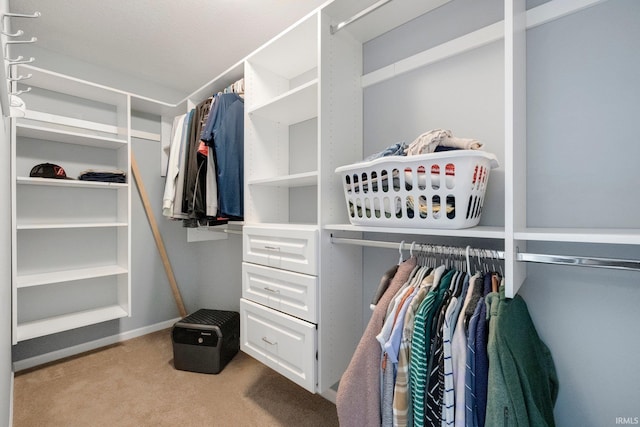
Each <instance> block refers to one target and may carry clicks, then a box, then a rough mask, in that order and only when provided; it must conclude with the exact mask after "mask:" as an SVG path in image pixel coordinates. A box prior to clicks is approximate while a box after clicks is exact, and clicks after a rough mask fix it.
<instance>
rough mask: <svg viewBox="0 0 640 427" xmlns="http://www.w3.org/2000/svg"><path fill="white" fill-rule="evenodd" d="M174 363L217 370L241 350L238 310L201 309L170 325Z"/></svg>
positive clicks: (206, 371)
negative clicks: (171, 326) (171, 327)
mask: <svg viewBox="0 0 640 427" xmlns="http://www.w3.org/2000/svg"><path fill="white" fill-rule="evenodd" d="M171 337H172V341H173V366H174V367H175V368H176V369H179V370H181V371H191V372H201V373H204V374H217V373H219V372H220V371H222V369H223V368H224V367H225V366H226V365H227V363H229V361H230V360H231V359H233V356H235V355H236V353H237V352H238V350H240V314H238V312H235V311H223V310H208V309H201V310H198V311H196V312H195V313H193V314H190V315H189V316H187V317H185V318H184V319H182V320H180V321H178V322H176V323H175V325H173V329H172V330H171Z"/></svg>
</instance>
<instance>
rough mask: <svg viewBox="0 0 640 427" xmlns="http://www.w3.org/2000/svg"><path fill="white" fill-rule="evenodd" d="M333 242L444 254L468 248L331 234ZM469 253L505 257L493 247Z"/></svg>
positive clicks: (484, 256) (476, 255) (462, 252)
mask: <svg viewBox="0 0 640 427" xmlns="http://www.w3.org/2000/svg"><path fill="white" fill-rule="evenodd" d="M331 243H338V244H341V245H354V246H366V247H370V248H387V249H400V250H403V249H406V250H416V251H421V250H423V251H425V250H426V251H433V250H436V251H442V252H438V253H442V254H443V255H446V254H447V252H446V251H447V250H449V249H453V250H455V251H456V254H465V251H466V250H467V248H466V247H464V248H463V247H458V246H445V245H430V244H428V243H415V242H409V243H407V242H405V241H404V240H403V241H402V242H400V243H395V242H384V241H379V240H365V239H351V238H348V237H334V236H333V235H331ZM468 250H469V255H470V256H474V257H482V258H493V259H504V251H496V250H493V249H479V248H472V247H469V248H468Z"/></svg>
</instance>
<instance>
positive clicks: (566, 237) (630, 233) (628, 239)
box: [514, 228, 640, 245]
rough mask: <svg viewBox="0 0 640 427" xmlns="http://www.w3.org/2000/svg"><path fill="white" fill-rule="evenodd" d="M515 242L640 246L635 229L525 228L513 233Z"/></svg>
mask: <svg viewBox="0 0 640 427" xmlns="http://www.w3.org/2000/svg"><path fill="white" fill-rule="evenodd" d="M514 238H515V239H516V240H531V241H546V242H581V243H604V244H620V245H640V229H637V228H527V229H525V230H522V231H517V232H515V233H514Z"/></svg>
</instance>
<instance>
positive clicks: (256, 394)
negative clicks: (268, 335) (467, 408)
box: [13, 330, 338, 427]
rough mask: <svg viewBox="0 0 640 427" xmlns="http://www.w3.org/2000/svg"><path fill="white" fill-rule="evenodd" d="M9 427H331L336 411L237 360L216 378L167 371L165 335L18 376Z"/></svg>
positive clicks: (169, 362) (271, 374)
mask: <svg viewBox="0 0 640 427" xmlns="http://www.w3.org/2000/svg"><path fill="white" fill-rule="evenodd" d="M13 411H14V412H13V417H14V419H13V425H14V427H41V426H42V427H49V426H51V427H88V426H91V427H99V426H109V427H115V426H126V427H129V426H136V427H139V426H180V427H190V426H225V427H226V426H261V427H262V426H321V427H329V426H337V425H338V418H337V414H336V408H335V405H334V404H333V403H331V402H329V401H328V400H326V399H324V398H322V397H321V396H319V395H314V394H311V393H309V392H307V391H306V390H304V389H303V388H301V387H299V386H297V385H296V384H294V383H292V382H291V381H289V380H287V379H286V378H284V377H283V376H281V375H279V374H277V373H275V372H274V371H272V370H271V369H269V368H267V367H265V366H264V365H262V364H261V363H259V362H257V361H256V360H254V359H253V358H251V357H250V356H247V355H246V354H245V353H242V352H239V353H238V354H237V355H236V356H235V357H234V358H233V360H232V361H231V362H230V363H229V364H228V365H227V366H226V367H225V368H224V369H223V370H222V372H220V373H219V374H215V375H212V374H199V373H192V372H186V371H179V370H176V369H174V367H173V349H172V344H171V336H170V331H169V330H164V331H160V332H155V333H152V334H149V335H145V336H143V337H139V338H135V339H132V340H129V341H125V342H123V343H119V344H115V345H113V346H109V347H106V348H103V349H100V350H96V351H93V352H90V353H86V354H83V355H80V356H75V357H72V358H69V359H65V360H63V361H59V362H55V363H51V364H49V365H46V366H43V367H40V368H36V369H33V370H30V371H25V372H21V373H17V374H16V377H15V389H14V410H13Z"/></svg>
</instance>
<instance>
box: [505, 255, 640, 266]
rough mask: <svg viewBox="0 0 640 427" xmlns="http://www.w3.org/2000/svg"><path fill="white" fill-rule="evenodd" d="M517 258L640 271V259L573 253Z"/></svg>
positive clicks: (538, 261) (518, 256) (529, 260)
mask: <svg viewBox="0 0 640 427" xmlns="http://www.w3.org/2000/svg"><path fill="white" fill-rule="evenodd" d="M516 260H518V261H525V262H537V263H542V264H559V265H573V266H577V267H595V268H610V269H615V270H632V271H640V260H634V259H616V258H594V257H583V256H572V255H547V254H531V253H526V252H523V253H517V254H516Z"/></svg>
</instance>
